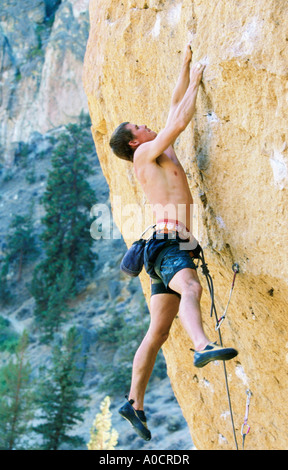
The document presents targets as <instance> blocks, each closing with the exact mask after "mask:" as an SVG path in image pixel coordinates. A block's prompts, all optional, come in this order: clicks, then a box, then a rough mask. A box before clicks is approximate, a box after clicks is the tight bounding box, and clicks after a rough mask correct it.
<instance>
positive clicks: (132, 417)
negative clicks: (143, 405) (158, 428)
mask: <svg viewBox="0 0 288 470" xmlns="http://www.w3.org/2000/svg"><path fill="white" fill-rule="evenodd" d="M133 403H134V400H129V401H127V403H125V405H123V406H121V408H120V409H119V410H118V411H119V413H120V415H121V416H123V418H125V419H127V421H129V423H130V424H131V425H132V427H133V428H134V430H135V431H136V432H137V434H138V435H139V436H140V437H142V439H145V441H150V439H151V432H150V431H149V429H148V428H147V420H146V416H145V413H144V411H142V410H134V408H133V406H132V404H133Z"/></svg>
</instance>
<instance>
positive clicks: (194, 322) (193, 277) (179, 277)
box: [169, 268, 238, 367]
mask: <svg viewBox="0 0 288 470" xmlns="http://www.w3.org/2000/svg"><path fill="white" fill-rule="evenodd" d="M169 287H170V288H171V289H173V290H174V291H175V292H178V293H179V294H181V302H180V308H179V317H180V319H181V321H182V323H183V326H184V328H185V329H186V331H187V333H188V334H189V336H190V338H191V339H192V341H193V343H194V346H195V349H196V352H195V355H194V365H195V366H196V367H204V366H205V365H206V364H208V363H209V362H210V361H215V360H222V361H227V360H229V359H232V358H233V357H235V356H237V354H238V351H236V349H234V348H225V347H223V346H218V345H217V344H216V343H211V342H210V341H209V339H208V338H207V336H206V334H205V332H204V329H203V325H202V316H201V310H200V298H201V292H202V288H201V285H200V282H199V279H198V276H197V273H196V270H195V269H191V268H183V269H182V270H180V271H178V272H177V273H176V274H175V275H174V276H173V278H172V279H171V281H170V283H169Z"/></svg>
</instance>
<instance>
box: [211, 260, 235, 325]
mask: <svg viewBox="0 0 288 470" xmlns="http://www.w3.org/2000/svg"><path fill="white" fill-rule="evenodd" d="M232 270H233V271H234V276H233V281H232V286H231V289H230V294H229V299H228V303H227V305H226V308H225V310H224V313H223V315H222V317H220V318H219V320H218V321H217V322H216V326H215V331H217V330H219V328H220V326H221V325H222V323H223V321H224V320H225V318H226V315H227V310H228V307H229V304H230V300H231V297H232V292H233V289H234V285H235V279H236V276H237V274H238V273H239V265H238V264H237V263H234V264H233V266H232Z"/></svg>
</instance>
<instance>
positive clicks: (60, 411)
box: [34, 327, 87, 450]
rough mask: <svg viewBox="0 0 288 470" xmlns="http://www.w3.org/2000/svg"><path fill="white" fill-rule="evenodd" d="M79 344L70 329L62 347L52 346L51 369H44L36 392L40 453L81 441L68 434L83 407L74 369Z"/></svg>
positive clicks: (77, 420)
mask: <svg viewBox="0 0 288 470" xmlns="http://www.w3.org/2000/svg"><path fill="white" fill-rule="evenodd" d="M78 351H79V341H78V340H77V330H76V328H75V327H73V328H71V329H70V330H69V331H68V333H67V336H66V338H65V341H64V345H63V347H62V348H61V347H60V346H55V348H54V351H53V357H52V362H53V366H52V368H51V369H49V370H46V373H45V376H44V379H43V380H42V384H41V386H40V389H39V393H38V403H39V406H40V407H41V416H40V421H41V423H40V424H39V425H38V426H35V427H34V431H35V432H36V433H37V434H40V435H42V439H43V444H42V448H43V450H58V449H59V448H60V446H61V445H63V444H68V445H69V446H74V447H75V446H79V445H81V444H83V439H82V438H80V437H78V436H73V435H71V434H69V432H71V431H72V430H73V427H74V426H75V425H76V424H77V423H79V422H81V421H83V418H82V415H83V413H84V411H85V408H84V407H82V406H80V405H79V401H80V400H83V399H84V398H87V397H84V396H81V394H80V392H79V389H80V387H81V386H82V383H81V381H80V372H81V371H79V369H78V368H77V366H76V360H77V353H78Z"/></svg>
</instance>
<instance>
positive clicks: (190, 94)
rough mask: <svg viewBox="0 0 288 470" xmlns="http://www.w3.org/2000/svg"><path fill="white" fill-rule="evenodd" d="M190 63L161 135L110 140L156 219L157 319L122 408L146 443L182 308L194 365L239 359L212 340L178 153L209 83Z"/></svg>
mask: <svg viewBox="0 0 288 470" xmlns="http://www.w3.org/2000/svg"><path fill="white" fill-rule="evenodd" d="M191 60H192V50H191V46H190V44H188V45H187V47H186V51H185V54H184V60H183V64H182V69H181V72H180V75H179V78H178V81H177V84H176V87H175V90H174V92H173V96H172V102H171V107H170V112H169V115H168V119H167V122H166V125H165V128H164V129H163V130H162V131H161V132H159V134H158V135H157V134H156V132H153V131H152V130H150V129H149V128H147V126H146V125H137V124H132V123H130V122H126V123H122V124H121V125H120V126H119V127H118V128H117V129H116V130H115V131H114V133H113V135H112V137H111V140H110V146H111V148H112V150H113V151H114V153H115V154H116V155H117V156H118V157H120V158H122V159H125V160H128V161H131V162H133V165H134V170H135V174H136V177H137V179H138V181H139V182H140V184H141V187H142V188H143V191H144V193H145V194H146V196H147V199H148V200H149V202H150V204H152V206H153V209H154V214H155V216H156V227H155V232H154V235H153V238H152V239H151V240H149V242H148V243H147V245H146V253H145V258H146V262H145V268H146V271H147V272H148V273H149V275H150V277H151V303H150V314H151V322H150V326H149V329H148V332H147V334H146V336H145V338H144V339H143V341H142V343H141V345H140V347H139V349H138V350H137V352H136V354H135V357H134V361H133V370H132V382H131V388H130V393H129V397H128V398H129V401H127V403H125V404H124V405H123V406H122V407H121V408H120V410H119V413H120V414H121V415H122V416H123V417H124V418H125V419H127V420H128V421H129V422H130V423H131V424H132V426H133V427H134V429H135V431H136V432H137V433H138V434H139V435H140V436H141V437H142V438H143V439H145V440H150V439H151V433H150V431H149V429H148V427H147V420H146V417H145V413H144V394H145V390H146V387H147V384H148V381H149V378H150V376H151V373H152V370H153V367H154V363H155V360H156V356H157V353H158V351H159V349H160V347H161V346H162V344H163V343H164V342H165V341H166V339H167V338H168V334H169V330H170V327H171V325H172V322H173V320H174V318H175V316H176V314H177V313H178V311H179V318H180V320H181V322H182V324H183V326H184V328H185V330H186V331H187V333H188V335H189V337H190V338H191V340H192V342H193V344H194V348H195V354H194V366H196V367H203V366H205V365H206V364H208V362H210V361H214V360H228V359H232V358H233V357H235V356H236V355H237V354H238V352H237V351H236V350H235V349H234V348H223V347H221V346H219V345H217V344H216V343H212V342H211V341H210V339H209V338H208V337H207V336H206V334H205V332H204V329H203V325H202V317H201V310H200V298H201V292H202V287H201V285H200V282H199V278H198V275H197V272H196V267H195V264H194V262H193V257H194V256H195V254H197V251H198V250H199V245H198V246H197V241H196V240H195V238H194V237H193V235H192V233H191V231H192V227H191V220H192V218H191V214H190V211H191V209H192V205H193V198H192V195H191V192H190V189H189V186H188V182H187V178H186V174H185V172H184V170H183V168H182V166H181V164H180V162H179V160H178V158H177V156H176V154H175V151H174V148H173V144H174V142H175V140H176V139H177V137H178V136H179V135H180V134H181V132H183V131H184V130H185V128H186V127H187V125H188V124H189V122H190V121H191V119H192V117H193V115H194V112H195V104H196V98H197V93H198V88H199V85H200V82H201V80H202V74H203V70H204V66H203V65H201V64H200V63H196V64H194V65H192V66H191ZM163 211H164V212H165V214H164V212H163ZM163 216H164V220H163ZM185 243H188V245H187V248H186V249H185ZM183 245H184V249H183ZM193 250H194V251H193ZM132 405H133V406H132Z"/></svg>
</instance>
